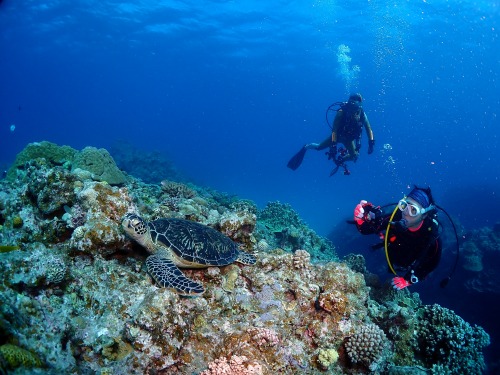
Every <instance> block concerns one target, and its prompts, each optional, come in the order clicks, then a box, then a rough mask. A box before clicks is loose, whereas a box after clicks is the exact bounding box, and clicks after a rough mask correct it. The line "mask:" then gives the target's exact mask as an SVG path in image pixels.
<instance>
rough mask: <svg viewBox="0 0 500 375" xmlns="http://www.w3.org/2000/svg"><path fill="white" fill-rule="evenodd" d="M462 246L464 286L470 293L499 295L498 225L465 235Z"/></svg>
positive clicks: (499, 257)
mask: <svg viewBox="0 0 500 375" xmlns="http://www.w3.org/2000/svg"><path fill="white" fill-rule="evenodd" d="M464 237H465V238H466V240H465V242H464V243H463V244H462V252H463V259H464V261H463V262H462V266H463V268H464V269H465V270H466V271H468V273H467V280H466V281H465V285H466V287H467V289H468V290H469V291H471V292H476V293H484V294H486V293H492V294H496V295H498V294H500V272H499V271H498V267H497V265H498V264H499V262H500V224H496V225H495V226H493V228H487V227H485V228H481V229H476V230H473V231H472V232H470V233H467V234H466V235H465V236H464Z"/></svg>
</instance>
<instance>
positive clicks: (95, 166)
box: [72, 147, 126, 185]
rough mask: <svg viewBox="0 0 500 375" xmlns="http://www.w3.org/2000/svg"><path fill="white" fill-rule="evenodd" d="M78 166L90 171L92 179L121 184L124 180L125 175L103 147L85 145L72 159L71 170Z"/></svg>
mask: <svg viewBox="0 0 500 375" xmlns="http://www.w3.org/2000/svg"><path fill="white" fill-rule="evenodd" d="M78 168H80V169H84V170H86V171H89V172H90V173H92V178H93V179H94V180H97V181H106V182H107V183H108V184H110V185H122V184H123V183H125V181H126V176H125V175H124V174H123V172H122V171H121V170H120V169H118V167H117V165H116V163H115V161H114V160H113V158H112V157H111V155H110V154H109V152H108V151H107V150H105V149H103V148H100V149H97V148H95V147H85V148H84V149H83V150H82V151H80V152H78V153H77V154H76V155H75V158H74V159H73V167H72V170H76V169H78Z"/></svg>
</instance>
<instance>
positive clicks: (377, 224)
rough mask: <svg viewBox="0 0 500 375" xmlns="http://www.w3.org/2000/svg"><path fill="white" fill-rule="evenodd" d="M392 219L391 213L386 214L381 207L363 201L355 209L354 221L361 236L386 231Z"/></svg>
mask: <svg viewBox="0 0 500 375" xmlns="http://www.w3.org/2000/svg"><path fill="white" fill-rule="evenodd" d="M390 217H391V213H390V212H384V210H383V209H382V208H380V207H375V206H374V205H373V204H372V203H369V202H367V201H365V200H362V201H361V202H359V203H358V205H357V206H356V208H355V209H354V221H355V223H356V228H358V231H359V232H360V233H361V234H375V233H379V232H380V231H381V230H383V229H385V228H386V227H387V225H388V223H389V219H390Z"/></svg>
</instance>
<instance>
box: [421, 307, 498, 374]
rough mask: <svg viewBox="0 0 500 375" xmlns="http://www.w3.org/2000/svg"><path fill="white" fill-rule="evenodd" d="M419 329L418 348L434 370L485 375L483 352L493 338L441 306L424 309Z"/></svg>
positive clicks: (426, 362)
mask: <svg viewBox="0 0 500 375" xmlns="http://www.w3.org/2000/svg"><path fill="white" fill-rule="evenodd" d="M419 313H420V314H422V315H423V317H422V319H421V320H419V323H418V325H417V327H416V337H415V339H416V340H415V349H416V350H417V352H418V353H419V354H420V355H421V357H422V358H423V359H424V362H425V364H426V365H428V366H432V368H433V369H434V368H440V369H442V370H443V373H448V374H481V373H483V371H484V369H485V363H484V357H483V353H482V350H483V348H484V347H486V346H488V345H489V344H490V337H489V335H488V334H487V333H486V332H485V331H484V330H483V329H482V328H481V327H478V326H471V325H470V324H468V323H467V322H466V321H464V320H463V319H462V318H461V317H459V316H458V315H456V314H455V313H454V312H453V311H452V310H449V309H447V308H444V307H441V306H439V305H432V306H424V307H423V308H422V310H421V311H419Z"/></svg>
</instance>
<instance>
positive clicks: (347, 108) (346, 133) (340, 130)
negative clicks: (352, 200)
mask: <svg viewBox="0 0 500 375" xmlns="http://www.w3.org/2000/svg"><path fill="white" fill-rule="evenodd" d="M362 102H363V98H362V96H361V94H357V93H356V94H352V95H351V96H350V97H349V100H348V101H347V102H336V103H333V104H332V105H331V106H330V107H328V109H327V111H326V121H327V123H328V124H329V126H330V128H331V130H332V133H331V136H329V137H328V138H326V139H325V140H324V141H323V142H321V143H308V144H306V145H304V146H303V147H302V149H301V150H300V151H299V152H298V153H297V154H296V155H294V156H293V157H292V158H291V159H290V161H289V162H288V165H287V166H288V168H290V169H292V170H296V169H297V168H298V167H299V166H300V164H301V163H302V160H303V158H304V155H305V153H306V151H307V150H317V151H320V150H324V149H326V148H327V147H329V151H328V152H327V153H326V155H327V156H328V160H333V162H334V163H335V165H336V166H337V167H336V168H335V169H333V170H332V172H331V173H330V176H332V175H333V174H335V173H336V172H337V171H338V169H339V167H342V168H343V169H344V174H345V175H348V174H350V172H349V170H348V169H347V165H346V164H345V162H346V161H354V162H355V161H356V160H358V157H359V150H360V148H361V134H362V129H363V127H364V128H365V130H366V134H367V136H368V154H371V153H373V147H374V145H375V139H374V136H373V131H372V128H371V126H370V121H368V116H367V115H366V113H365V111H364V110H363V107H362ZM337 107H338V108H337ZM332 111H335V112H336V114H335V118H334V120H333V124H332V125H330V124H331V121H330V120H329V118H328V115H329V114H330V112H332ZM337 143H341V144H343V145H344V147H340V148H337Z"/></svg>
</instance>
